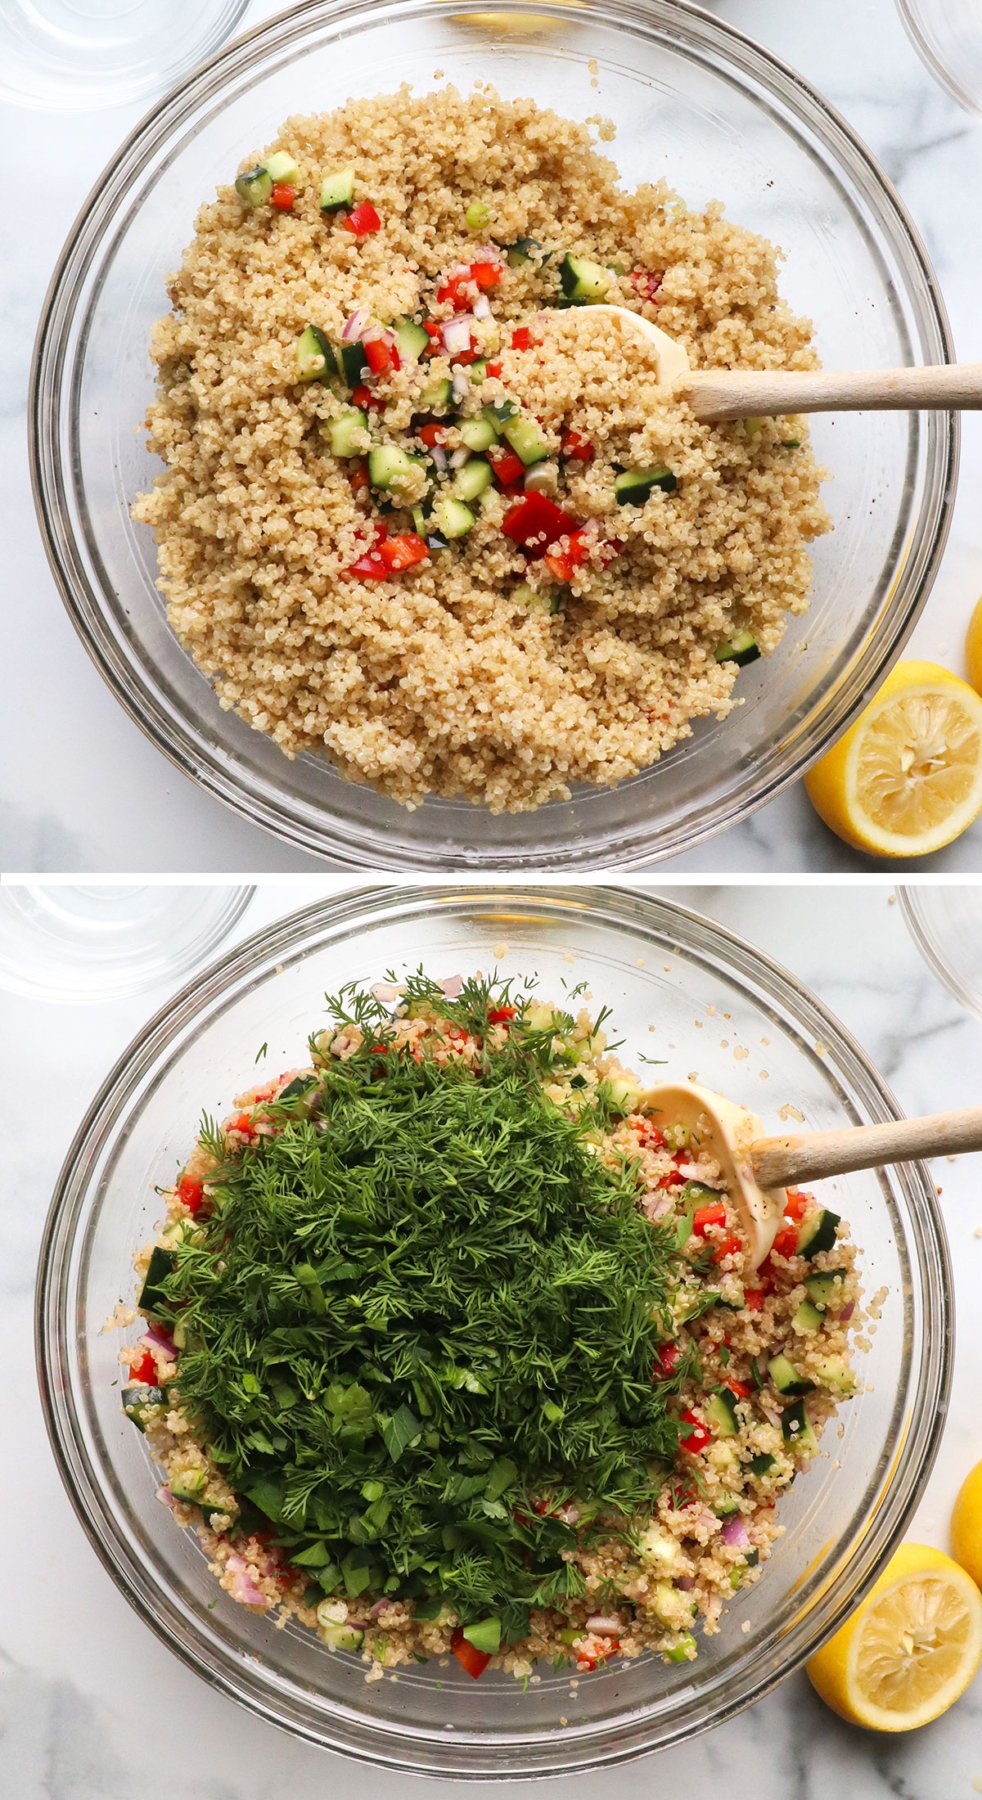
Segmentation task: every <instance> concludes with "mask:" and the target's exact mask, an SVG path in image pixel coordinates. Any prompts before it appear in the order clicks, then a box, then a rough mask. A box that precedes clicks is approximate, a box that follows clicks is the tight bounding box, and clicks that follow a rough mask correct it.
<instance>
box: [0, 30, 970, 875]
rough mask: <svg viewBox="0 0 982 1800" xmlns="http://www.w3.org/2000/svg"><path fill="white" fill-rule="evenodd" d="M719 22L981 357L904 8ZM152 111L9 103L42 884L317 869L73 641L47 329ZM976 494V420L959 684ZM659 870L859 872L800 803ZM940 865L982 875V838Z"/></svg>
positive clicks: (9, 779) (953, 552)
mask: <svg viewBox="0 0 982 1800" xmlns="http://www.w3.org/2000/svg"><path fill="white" fill-rule="evenodd" d="M278 9H279V7H278V4H271V3H270V0H253V5H252V7H251V9H250V12H249V14H248V21H247V22H248V23H258V22H259V21H260V20H261V19H262V18H264V17H265V16H267V15H268V14H269V13H271V12H273V11H275V10H278ZM714 10H716V11H717V12H719V13H720V14H721V15H722V16H724V17H725V18H727V19H730V20H732V21H733V22H734V23H735V24H737V25H739V26H741V27H742V28H744V29H745V30H747V31H748V32H752V33H754V34H755V35H756V36H757V37H758V38H759V39H760V40H761V41H762V42H763V43H764V44H765V45H767V46H768V47H769V48H771V49H773V50H775V51H776V52H777V53H778V54H779V55H781V56H782V57H784V58H785V59H786V60H787V61H788V62H790V63H792V64H793V65H795V66H796V67H798V68H800V69H801V70H802V72H803V73H804V74H805V75H806V76H808V77H809V78H810V80H811V81H812V82H814V83H815V84H816V85H817V86H818V87H819V88H820V89H822V90H823V91H824V92H825V93H826V94H827V95H828V96H829V98H830V99H831V100H832V101H833V102H834V103H835V104H837V105H838V106H839V107H840V108H841V109H842V110H843V111H844V112H845V114H846V116H847V117H848V119H849V120H850V122H851V123H852V124H853V126H855V128H856V129H857V130H858V131H859V132H860V134H861V135H862V136H863V137H864V138H865V139H866V141H867V143H868V144H869V145H870V146H871V147H872V149H873V150H874V152H875V153H876V154H877V155H878V156H879V158H880V160H881V161H882V163H883V164H884V166H885V168H886V170H887V172H888V174H889V175H891V176H892V177H893V179H894V181H895V182H896V183H897V185H898V186H899V188H900V192H901V194H902V195H903V197H904V199H905V200H906V202H907V204H908V205H909V206H910V208H911V210H912V212H913V215H914V217H915V219H916V221H917V223H918V225H919V226H920V229H921V231H922V233H923V235H924V237H925V238H926V240H927V244H928V248H929V251H930V253H931V255H932V257H933V258H934V262H935V267H936V269H937V272H938V276H939V279H940V285H941V288H942V291H943V293H944V296H945V299H946V302H947V305H948V309H949V312H950V314H951V318H952V323H953V328H954V334H955V341H956V344H957V346H958V349H959V354H960V355H961V356H962V357H965V358H977V357H980V356H982V337H980V331H982V328H980V323H979V318H980V314H979V306H978V291H977V289H978V280H977V270H978V256H977V247H976V232H975V228H974V225H973V224H972V223H971V222H969V221H968V220H966V215H965V197H966V196H967V195H973V194H976V193H977V192H978V191H979V187H980V185H982V122H979V121H976V120H973V119H972V118H970V117H969V115H968V114H967V113H965V112H963V111H961V109H960V108H959V107H958V106H957V105H956V103H955V102H954V101H953V100H952V99H951V98H950V97H949V96H948V94H947V93H946V92H945V91H943V90H942V89H941V88H940V87H939V86H938V85H937V84H936V83H935V82H934V80H933V79H932V78H931V76H930V75H929V74H928V73H927V70H926V69H925V68H924V67H922V65H921V63H920V61H919V60H918V58H917V56H916V55H915V53H914V51H913V49H912V48H911V46H910V44H909V43H908V40H907V38H906V35H905V33H904V31H903V29H902V27H901V25H900V22H899V19H898V16H897V14H896V12H895V9H894V4H893V0H822V3H821V4H820V5H812V6H809V5H807V4H805V0H796V3H795V0H716V4H715V8H714ZM142 110H143V108H142V106H139V107H118V108H115V109H109V110H105V111H103V112H101V113H99V114H95V115H90V114H85V113H74V114H72V115H71V116H70V117H63V118H59V117H57V116H55V115H52V114H47V113H32V112H24V111H18V110H17V109H15V108H14V107H12V106H0V130H2V134H3V140H4V143H5V145H6V146H7V156H8V170H12V174H13V188H14V190H15V191H16V193H17V195H18V202H17V208H16V212H12V213H11V214H10V223H11V225H12V227H13V228H12V229H9V230H8V232H7V236H6V241H5V245H4V258H3V271H2V274H0V292H2V293H3V294H4V307H3V311H4V320H5V326H6V329H5V331H4V333H3V335H2V339H0V460H2V465H3V470H4V481H3V484H2V490H0V514H2V516H3V517H4V524H3V527H2V541H3V544H4V581H3V584H2V585H3V589H4V598H5V602H6V606H5V612H6V620H5V626H4V674H5V682H4V695H5V703H4V707H3V709H2V711H0V769H3V770H4V771H5V776H4V777H3V778H0V852H2V861H3V863H4V866H6V867H7V868H8V869H22V870H44V871H47V870H116V871H119V870H127V869H130V870H158V871H167V870H175V871H177V870H210V871H230V870H268V871H273V870H303V869H313V868H323V867H324V866H325V865H324V863H323V862H320V861H318V860H317V859H315V858H312V857H308V856H306V855H305V854H303V853H302V852H298V851H294V850H291V849H289V848H288V847H287V846H285V845H281V844H279V843H278V842H277V841H276V840H274V839H273V838H271V837H269V836H267V835H266V834H265V832H262V831H260V830H259V829H258V828H253V827H250V826H249V825H247V824H246V823H245V822H244V821H242V820H240V819H238V818H237V817H235V816H234V815H233V814H232V813H230V812H227V811H226V810H225V808H224V807H222V806H221V805H219V803H218V802H217V801H215V800H212V799H211V798H209V797H208V796H207V795H205V794H204V793H203V792H200V791H199V790H198V789H197V788H196V787H195V786H194V785H193V784H192V783H191V782H190V780H188V779H187V778H186V777H184V776H183V775H181V774H179V773H178V772H177V771H176V770H175V769H173V768H172V767H171V765H170V764H169V763H168V762H167V761H166V760H165V758H164V757H163V756H161V755H160V753H159V752H158V751H156V750H155V749H154V748H153V747H152V746H151V745H150V743H149V742H147V740H146V739H144V738H143V737H142V735H141V734H140V732H139V731H138V729H137V728H136V726H135V725H133V724H132V723H131V722H130V720H129V719H128V718H127V717H126V715H125V714H124V713H123V711H122V710H121V708H120V707H119V706H118V705H117V704H116V702H115V701H114V699H113V698H112V696H111V694H110V693H109V691H108V689H107V688H106V687H105V686H104V685H103V683H102V681H101V678H100V677H99V676H98V675H97V673H96V671H95V669H94V668H93V666H92V664H91V663H90V662H89V660H88V657H87V656H86V654H85V652H84V651H83V649H82V646H81V644H80V643H79V641H78V640H77V638H76V637H75V633H74V631H73V630H72V627H71V625H70V624H69V621H68V618H67V616H66V614H65V612H64V610H63V608H62V606H61V603H60V601H59V599H58V597H57V593H56V590H55V585H54V582H53V580H52V578H51V576H50V574H49V572H48V568H47V564H46V561H45V558H44V555H43V552H42V549H41V545H40V540H39V537H38V532H37V529H36V526H35V523H34V516H33V508H32V504H31V498H30V489H29V482H28V476H27V469H26V462H25V453H24V432H25V418H26V405H27V371H28V363H29V358H30V350H31V344H32V341H33V336H34V328H35V322H36V319H37V315H38V311H39V308H40V305H41V301H42V298H43V295H44V291H45V288H46V285H47V282H48V278H49V275H50V272H51V269H52V267H53V265H54V262H55V259H56V257H57V254H58V252H59V250H60V248H61V245H62V241H63V239H64V236H65V233H66V232H67V229H68V227H69V225H70V224H71V221H72V219H73V218H74V216H75V213H76V210H77V208H78V206H79V204H80V202H81V200H82V198H83V196H84V195H85V194H86V193H87V192H88V189H89V187H90V186H91V184H92V182H93V181H94V180H95V178H96V176H97V175H98V173H99V171H100V170H101V169H102V168H103V167H104V165H105V163H106V162H107V161H108V159H109V157H110V156H111V155H112V153H113V151H114V150H115V148H116V146H117V145H118V143H119V142H120V141H121V139H122V138H123V136H124V135H125V133H126V132H128V131H129V129H130V128H131V126H132V125H133V124H134V123H135V121H136V119H137V118H138V117H139V116H140V114H141V112H142ZM23 195H27V196H28V197H29V204H28V205H26V206H25V205H24V204H23V203H22V199H21V196H23ZM980 485H982V421H979V420H978V419H975V418H973V417H971V416H969V417H968V418H967V419H966V424H965V432H964V452H963V462H962V474H961V485H960V495H959V499H958V503H957V507H956V512H955V520H954V529H953V532H952V536H951V542H950V545H949V548H948V552H947V555H946V558H945V562H944V566H943V568H942V570H941V573H940V576H939V578H938V581H937V584H936V587H935V589H934V592H933V594H932V596H931V598H930V601H929V604H928V607H927V610H926V614H925V617H924V618H923V620H922V621H921V623H920V625H919V626H918V628H917V631H916V633H915V636H914V639H913V647H914V649H915V650H917V651H919V652H920V653H921V654H927V655H930V656H931V657H933V658H934V659H935V660H937V661H940V662H943V663H947V664H948V665H949V666H950V667H952V668H954V669H956V670H962V669H963V666H964V665H963V638H964V632H965V626H966V623H967V620H968V616H969V613H970V611H971V607H972V605H973V604H974V601H975V598H976V596H977V594H978V592H979V589H980V587H982V513H980V510H979V507H978V504H977V500H976V495H977V492H978V490H979V487H980ZM42 675H43V681H44V702H43V704H40V705H39V704H38V692H39V683H40V682H41V679H42ZM55 723H56V726H57V728H56V729H54V728H53V725H54V724H55ZM663 866H665V867H672V868H678V869H680V870H685V871H695V870H709V871H715V870H719V869H720V868H725V869H731V870H736V869H745V870H779V871H780V870H791V869H846V868H848V869H858V868H861V867H862V866H864V865H863V859H861V858H859V857H856V856H854V855H853V853H852V852H850V851H848V850H846V849H845V847H844V846H843V845H841V844H840V843H839V841H838V840H837V839H836V838H833V837H832V836H831V834H829V833H828V832H827V831H826V830H825V828H824V827H823V826H822V825H821V824H820V823H819V822H818V820H817V819H816V817H815V815H814V814H813V813H812V811H811V808H810V806H809V804H808V801H807V800H806V798H805V796H804V794H803V792H801V790H800V789H796V790H794V791H792V792H789V793H787V794H785V795H784V796H782V797H781V798H780V799H778V800H777V801H775V802H773V803H772V804H771V805H770V806H768V807H766V808H765V809H763V810H762V811H760V812H758V813H757V814H756V815H755V816H754V817H753V818H752V819H750V820H749V821H748V822H747V823H746V824H744V825H742V826H739V827H737V828H735V829H734V830H732V831H730V832H729V833H728V834H726V836H725V838H716V839H714V840H713V841H712V842H710V843H708V844H705V845H703V846H701V847H700V848H699V849H696V850H693V851H691V852H689V853H687V854H685V855H683V856H681V857H678V858H676V859H675V860H674V862H672V863H671V864H668V865H663ZM933 866H934V868H936V869H941V868H943V869H963V870H968V869H977V868H979V867H980V866H982V827H977V828H976V829H975V831H974V832H972V833H969V834H968V835H967V836H966V837H965V838H963V839H962V840H961V841H960V842H959V843H958V844H957V845H955V846H953V847H952V848H951V849H949V850H948V851H945V852H943V853H942V854H941V855H940V856H939V857H938V858H937V859H936V860H935V862H934V864H933Z"/></svg>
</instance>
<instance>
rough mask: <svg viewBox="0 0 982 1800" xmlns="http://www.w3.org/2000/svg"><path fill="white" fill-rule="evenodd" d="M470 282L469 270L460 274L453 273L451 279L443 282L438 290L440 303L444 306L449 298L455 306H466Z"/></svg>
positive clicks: (437, 295) (437, 294)
mask: <svg viewBox="0 0 982 1800" xmlns="http://www.w3.org/2000/svg"><path fill="white" fill-rule="evenodd" d="M469 284H470V272H469V271H466V272H463V273H461V274H460V275H451V277H450V280H449V281H444V282H441V284H440V286H439V287H438V288H437V290H436V297H437V303H438V305H440V306H442V305H443V303H444V301H446V300H449V301H451V302H452V304H453V305H454V306H466V305H467V299H468V295H467V289H468V286H469Z"/></svg>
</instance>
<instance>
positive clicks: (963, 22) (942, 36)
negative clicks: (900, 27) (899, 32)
mask: <svg viewBox="0 0 982 1800" xmlns="http://www.w3.org/2000/svg"><path fill="white" fill-rule="evenodd" d="M897 10H898V12H899V13H900V17H901V19H902V20H903V23H904V25H905V26H906V29H907V35H908V37H909V38H910V41H911V43H912V44H913V46H914V48H915V50H916V51H917V53H918V55H919V56H920V57H921V58H922V60H923V61H924V62H925V63H926V64H927V66H928V68H929V69H930V71H931V74H932V75H933V76H934V78H935V80H936V81H940V82H941V84H942V86H943V87H946V88H947V89H948V92H949V94H953V95H954V98H955V99H956V100H957V101H958V102H959V103H960V105H962V106H964V107H967V109H968V111H969V112H973V113H982V17H980V14H979V8H978V0H897Z"/></svg>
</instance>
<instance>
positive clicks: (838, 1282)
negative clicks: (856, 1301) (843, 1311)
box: [805, 1269, 846, 1312]
mask: <svg viewBox="0 0 982 1800" xmlns="http://www.w3.org/2000/svg"><path fill="white" fill-rule="evenodd" d="M845 1280H846V1271H845V1269H826V1270H824V1271H823V1272H822V1274H821V1275H809V1277H808V1279H807V1281H806V1282H805V1292H806V1293H807V1295H808V1298H809V1299H810V1300H811V1301H812V1303H813V1304H814V1305H815V1306H817V1307H818V1309H819V1311H820V1312H824V1311H825V1309H826V1307H829V1306H835V1305H840V1304H841V1302H842V1300H843V1299H844V1298H845V1285H844V1284H845Z"/></svg>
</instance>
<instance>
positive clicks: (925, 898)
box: [897, 882, 982, 1017]
mask: <svg viewBox="0 0 982 1800" xmlns="http://www.w3.org/2000/svg"><path fill="white" fill-rule="evenodd" d="M897 898H898V899H899V901H900V908H901V911H902V913H903V915H904V919H905V922H906V924H907V929H908V930H909V932H910V935H911V937H912V938H913V940H914V942H915V944H916V945H917V948H918V950H919V951H920V953H921V955H922V956H923V958H924V961H925V962H926V963H927V965H928V967H929V968H931V969H933V970H934V973H935V975H936V976H937V977H938V979H939V981H943V982H944V984H945V987H946V988H948V989H949V991H950V992H951V993H952V994H954V996H955V999H956V1000H959V1001H960V1002H961V1004H962V1006H967V1007H969V1008H970V1009H971V1011H972V1012H976V1013H978V1014H979V1016H980V1017H982V887H979V886H977V885H973V886H962V885H961V884H960V883H959V884H958V885H952V884H950V883H948V882H944V883H938V882H931V883H930V885H928V884H926V883H924V882H919V883H918V885H917V886H916V887H900V888H898V889H897Z"/></svg>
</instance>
